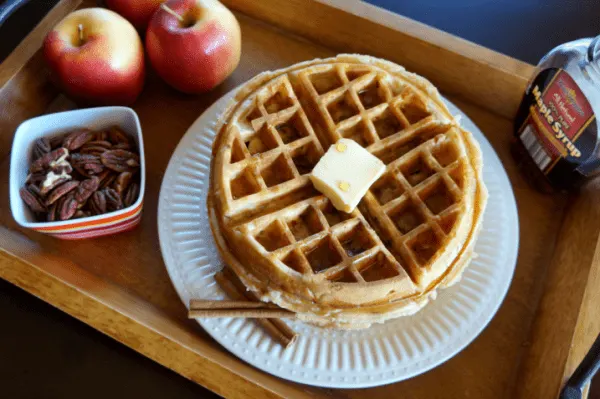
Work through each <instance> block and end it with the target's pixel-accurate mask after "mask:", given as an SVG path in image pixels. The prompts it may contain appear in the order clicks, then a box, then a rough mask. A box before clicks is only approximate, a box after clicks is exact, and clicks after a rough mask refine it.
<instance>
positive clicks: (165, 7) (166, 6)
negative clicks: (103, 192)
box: [160, 3, 183, 22]
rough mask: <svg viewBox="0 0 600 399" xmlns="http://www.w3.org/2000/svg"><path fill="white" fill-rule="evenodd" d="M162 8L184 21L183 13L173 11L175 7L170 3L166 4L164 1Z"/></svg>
mask: <svg viewBox="0 0 600 399" xmlns="http://www.w3.org/2000/svg"><path fill="white" fill-rule="evenodd" d="M160 8H162V9H163V10H165V11H166V12H168V13H169V14H171V15H172V16H174V17H175V18H177V19H178V20H179V22H183V17H182V16H181V15H179V14H177V13H176V12H175V11H173V9H172V8H170V7H169V6H168V5H166V4H165V3H162V4H161V5H160Z"/></svg>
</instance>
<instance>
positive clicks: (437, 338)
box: [158, 93, 519, 388]
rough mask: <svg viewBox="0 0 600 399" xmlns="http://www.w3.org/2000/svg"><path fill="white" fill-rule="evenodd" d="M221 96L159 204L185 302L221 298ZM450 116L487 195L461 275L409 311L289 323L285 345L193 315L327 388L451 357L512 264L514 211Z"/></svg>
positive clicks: (250, 353) (496, 301)
mask: <svg viewBox="0 0 600 399" xmlns="http://www.w3.org/2000/svg"><path fill="white" fill-rule="evenodd" d="M232 95H233V93H229V94H227V95H225V96H224V97H223V98H221V99H220V100H219V101H217V102H216V103H215V104H213V106H212V107H210V108H209V109H207V110H206V112H205V113H204V114H203V115H202V116H200V118H198V120H196V122H194V124H193V125H192V126H191V127H190V128H189V130H188V131H187V133H186V134H185V136H184V137H183V138H182V140H181V142H180V143H179V146H178V147H177V149H176V150H175V153H174V154H173V157H172V158H171V161H170V163H169V167H168V169H167V172H166V174H165V176H164V180H163V183H162V188H161V192H160V202H159V207H158V231H159V235H160V244H161V249H162V253H163V258H164V261H165V264H166V266H167V270H168V272H169V275H170V276H171V279H172V281H173V285H174V286H175V289H176V290H177V292H178V293H179V296H180V297H181V300H182V301H183V303H184V304H186V306H188V304H189V300H190V299H191V298H207V299H221V298H225V295H224V293H223V292H222V291H221V289H220V288H219V287H218V286H217V285H216V284H215V281H214V278H213V275H214V274H215V273H216V272H217V271H219V270H220V269H221V268H222V261H221V259H220V257H219V255H218V251H217V248H216V246H215V244H214V241H213V237H212V233H211V230H210V226H209V223H208V214H207V210H206V193H207V190H208V186H209V175H210V159H211V147H212V142H213V139H214V137H215V134H216V132H215V125H216V123H217V118H218V116H219V114H220V113H221V111H222V110H223V108H224V106H225V105H226V104H227V102H228V100H229V99H230V98H231V97H232ZM448 106H449V108H450V110H451V111H452V113H453V114H454V115H462V118H463V119H462V124H463V126H464V127H466V128H467V129H468V130H470V131H471V132H473V134H474V135H475V137H476V139H477V140H478V141H479V143H480V144H481V150H482V152H483V159H484V164H485V166H484V173H483V178H484V181H485V184H486V185H487V188H488V190H489V194H490V198H489V203H488V206H487V209H486V211H485V216H484V221H483V230H482V232H481V235H480V237H479V239H478V241H477V244H476V247H475V251H476V252H477V253H478V255H479V256H478V257H477V258H476V259H475V260H473V261H472V262H471V265H470V266H469V267H468V268H467V270H466V271H465V273H464V275H463V278H462V280H461V281H460V282H459V283H458V284H456V285H455V286H453V287H451V288H449V289H446V290H440V292H439V295H438V298H437V299H436V300H435V301H433V302H432V303H430V304H429V305H428V306H426V307H425V308H424V309H423V310H422V311H420V312H419V313H417V314H416V315H414V316H410V317H403V318H399V319H395V320H391V321H388V322H387V323H385V324H382V325H373V326H372V327H371V328H369V329H366V330H360V331H335V330H326V329H321V328H317V327H313V326H310V325H307V324H304V323H302V322H299V321H291V322H290V325H291V327H292V328H293V329H294V330H295V331H297V332H298V333H299V335H300V336H299V339H298V341H297V342H296V343H295V344H294V345H293V346H292V347H290V348H288V349H286V350H284V349H283V348H282V347H281V346H280V345H279V344H278V343H276V342H275V341H273V340H272V339H271V338H270V337H269V335H267V334H266V333H264V332H263V330H262V329H261V328H260V327H259V326H258V325H257V324H256V323H255V322H253V321H252V320H248V319H241V318H223V319H203V320H199V323H200V325H202V326H203V327H204V328H205V329H206V331H207V332H208V333H209V334H210V335H212V336H213V338H214V339H215V340H217V341H218V342H219V343H220V344H221V345H223V346H224V347H225V348H227V349H228V350H229V351H230V352H232V353H233V354H235V355H236V356H238V357H239V358H241V359H243V360H245V361H246V362H248V363H250V364H252V365H253V366H255V367H257V368H259V369H262V370H264V371H266V372H268V373H271V374H273V375H276V376H278V377H281V378H285V379H288V380H292V381H296V382H299V383H304V384H310V385H316V386H322V387H334V388H365V387H371V386H376V385H382V384H388V383H391V382H395V381H400V380H404V379H407V378H410V377H413V376H415V375H417V374H420V373H423V372H425V371H427V370H430V369H431V368H433V367H435V366H438V365H439V364H441V363H443V362H444V361H446V360H447V359H449V358H450V357H452V356H454V355H455V354H457V353H458V352H459V351H461V350H462V349H463V348H464V347H466V346H467V345H468V344H469V343H470V342H471V341H473V340H474V339H475V337H477V335H478V334H479V333H480V332H481V331H482V330H483V328H484V327H485V326H486V325H487V324H488V322H489V321H490V320H491V318H492V317H493V316H494V314H495V313H496V310H497V309H498V307H499V306H500V304H501V302H502V300H503V298H504V296H505V295H506V292H507V290H508V287H509V285H510V281H511V279H512V275H513V271H514V268H515V263H516V258H517V249H518V237H519V231H518V230H519V226H518V216H517V207H516V203H515V199H514V195H513V192H512V188H511V186H510V182H509V180H508V177H507V175H506V172H505V171H504V169H503V167H502V164H501V163H500V160H499V159H498V156H497V155H496V153H495V152H494V150H493V149H492V146H491V145H490V143H489V142H488V141H487V140H486V138H485V137H484V136H483V134H482V133H481V131H480V130H479V129H478V128H477V127H476V126H475V125H474V124H473V122H472V121H471V120H469V118H467V116H466V115H465V114H464V113H463V112H461V111H460V110H459V109H458V108H456V107H455V106H454V105H453V104H450V103H448Z"/></svg>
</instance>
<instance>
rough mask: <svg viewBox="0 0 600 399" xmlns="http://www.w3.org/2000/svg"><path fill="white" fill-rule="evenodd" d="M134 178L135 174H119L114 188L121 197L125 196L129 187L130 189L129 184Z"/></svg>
mask: <svg viewBox="0 0 600 399" xmlns="http://www.w3.org/2000/svg"><path fill="white" fill-rule="evenodd" d="M132 177H133V173H131V172H122V173H119V175H118V176H117V178H116V179H115V182H114V183H113V185H112V187H113V188H114V189H115V191H116V192H117V193H119V195H121V196H123V193H124V192H125V190H127V187H129V184H130V183H131V178H132Z"/></svg>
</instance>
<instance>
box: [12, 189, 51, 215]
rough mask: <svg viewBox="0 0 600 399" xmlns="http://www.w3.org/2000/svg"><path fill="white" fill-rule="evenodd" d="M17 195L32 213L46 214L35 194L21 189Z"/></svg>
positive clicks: (41, 202) (42, 204)
mask: <svg viewBox="0 0 600 399" xmlns="http://www.w3.org/2000/svg"><path fill="white" fill-rule="evenodd" d="M19 194H20V195H21V198H22V199H23V201H24V202H25V204H26V205H27V207H29V209H31V211H32V212H34V213H42V212H46V207H45V206H44V203H43V201H42V199H41V198H40V197H39V196H38V195H37V194H36V193H34V192H32V191H31V190H29V188H28V187H23V188H21V190H19Z"/></svg>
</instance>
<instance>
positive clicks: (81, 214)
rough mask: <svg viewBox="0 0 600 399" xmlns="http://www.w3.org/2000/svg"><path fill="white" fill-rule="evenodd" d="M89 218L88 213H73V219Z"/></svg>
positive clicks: (80, 211) (89, 214)
mask: <svg viewBox="0 0 600 399" xmlns="http://www.w3.org/2000/svg"><path fill="white" fill-rule="evenodd" d="M90 216H92V214H91V213H90V212H89V211H82V210H81V209H79V210H78V211H77V212H75V215H73V219H81V218H87V217H90Z"/></svg>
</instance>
